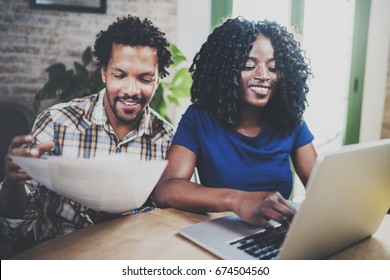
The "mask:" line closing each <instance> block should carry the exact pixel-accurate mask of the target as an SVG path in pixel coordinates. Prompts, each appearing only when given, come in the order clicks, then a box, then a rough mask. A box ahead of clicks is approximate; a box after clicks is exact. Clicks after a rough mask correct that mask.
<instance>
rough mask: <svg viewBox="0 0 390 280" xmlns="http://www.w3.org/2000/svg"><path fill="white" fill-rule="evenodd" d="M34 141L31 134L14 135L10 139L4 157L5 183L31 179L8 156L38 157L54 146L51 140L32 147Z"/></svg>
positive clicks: (16, 182) (18, 182) (17, 182)
mask: <svg viewBox="0 0 390 280" xmlns="http://www.w3.org/2000/svg"><path fill="white" fill-rule="evenodd" d="M34 142H35V139H34V137H32V136H31V135H22V136H16V137H15V138H13V139H12V142H11V144H10V146H9V148H8V154H7V156H6V157H5V178H6V179H5V181H6V184H10V185H13V184H20V183H23V182H24V181H26V180H29V179H31V178H30V176H28V175H27V173H26V172H25V171H24V170H23V169H21V168H20V167H19V166H18V165H16V164H15V163H14V162H13V161H12V159H11V158H10V156H25V157H34V158H40V157H41V156H42V154H43V153H45V152H48V151H50V150H51V149H53V148H54V142H53V141H50V142H46V143H42V144H40V145H38V146H36V147H33V145H34Z"/></svg>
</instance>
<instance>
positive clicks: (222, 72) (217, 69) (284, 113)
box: [190, 17, 311, 134]
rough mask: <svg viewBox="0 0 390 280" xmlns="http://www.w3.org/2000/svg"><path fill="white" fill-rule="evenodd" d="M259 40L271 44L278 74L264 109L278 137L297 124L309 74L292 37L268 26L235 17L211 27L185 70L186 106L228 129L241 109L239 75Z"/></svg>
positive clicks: (267, 24)
mask: <svg viewBox="0 0 390 280" xmlns="http://www.w3.org/2000/svg"><path fill="white" fill-rule="evenodd" d="M258 35H264V36H265V37H267V38H269V39H270V40H271V43H272V46H273V48H274V56H275V59H276V68H277V70H278V72H279V74H280V81H279V85H278V89H277V92H275V94H274V95H273V97H272V98H271V100H270V102H269V103H268V104H267V106H266V107H265V109H264V110H265V117H266V118H267V121H270V122H272V123H274V124H275V125H276V127H277V129H278V130H279V131H280V132H281V133H282V134H285V133H289V132H291V131H292V130H293V129H294V128H295V127H296V126H297V125H298V124H299V123H300V122H301V121H302V115H303V113H304V111H305V109H306V106H307V101H306V94H307V92H308V91H309V88H308V86H307V84H306V80H307V78H308V76H309V75H311V70H310V67H309V65H308V63H307V62H306V59H305V57H304V55H303V54H302V50H301V49H300V46H299V43H298V42H296V41H295V40H294V37H293V35H292V34H291V33H289V32H288V31H287V29H286V28H285V27H282V26H280V25H279V24H277V23H276V22H273V21H267V20H265V21H259V22H253V21H248V20H245V19H243V18H242V17H238V18H234V19H228V20H227V21H225V22H224V23H223V24H222V25H221V26H219V27H217V28H215V29H214V31H213V32H212V33H211V34H210V35H209V36H208V38H207V41H206V42H205V43H204V44H203V45H202V47H201V49H200V51H199V52H198V53H197V54H196V56H195V58H194V60H193V63H192V65H191V67H190V72H192V78H193V84H192V87H191V101H192V102H193V103H194V104H196V105H198V106H199V107H202V108H204V109H206V110H207V111H209V112H210V113H211V114H213V115H215V116H216V118H217V119H218V120H219V121H220V122H221V123H222V124H223V125H225V126H228V127H233V126H234V125H235V124H236V122H237V118H238V112H239V110H240V108H239V105H238V103H239V98H240V97H239V91H240V76H241V70H242V69H243V67H244V65H245V63H246V61H247V58H248V55H249V52H250V50H251V49H252V46H253V42H254V41H255V40H256V36H258Z"/></svg>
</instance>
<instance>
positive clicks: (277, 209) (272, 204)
mask: <svg viewBox="0 0 390 280" xmlns="http://www.w3.org/2000/svg"><path fill="white" fill-rule="evenodd" d="M232 210H233V211H234V212H235V213H236V214H237V215H238V216H240V218H241V219H243V220H244V221H246V222H247V223H250V224H252V225H256V226H267V225H268V221H269V220H270V219H273V220H275V221H277V222H279V223H281V224H284V225H289V224H290V222H291V220H292V218H293V216H294V214H295V208H294V207H293V206H292V205H291V204H290V203H289V202H288V201H287V200H286V199H284V198H283V197H282V196H281V195H280V193H278V192H244V191H240V192H239V193H238V195H237V193H235V197H234V198H233V200H232Z"/></svg>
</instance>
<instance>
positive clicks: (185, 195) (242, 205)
mask: <svg viewBox="0 0 390 280" xmlns="http://www.w3.org/2000/svg"><path fill="white" fill-rule="evenodd" d="M167 159H168V166H167V168H166V169H165V171H164V173H163V175H162V176H161V179H160V181H159V182H158V184H157V186H156V188H155V200H156V202H157V204H158V205H159V206H160V207H173V208H177V209H181V210H186V211H192V212H223V211H233V212H235V213H236V214H237V215H239V216H240V217H241V218H242V219H243V220H245V221H247V222H248V223H251V224H254V225H261V226H263V225H265V224H267V222H268V220H269V219H274V220H276V221H279V222H287V221H288V220H289V219H291V217H292V215H293V213H294V208H293V207H292V206H291V205H290V204H289V202H287V201H286V200H285V199H284V198H283V197H282V196H281V195H280V194H279V193H277V192H245V191H239V190H234V189H228V188H209V187H206V186H203V185H200V184H197V183H193V182H191V181H190V178H191V177H192V174H193V172H194V169H195V164H196V155H195V154H194V153H193V152H192V151H190V150H189V149H187V148H184V147H182V146H180V145H172V146H171V147H170V149H169V151H168V155H167Z"/></svg>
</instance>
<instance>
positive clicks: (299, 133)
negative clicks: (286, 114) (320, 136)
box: [294, 121, 314, 149]
mask: <svg viewBox="0 0 390 280" xmlns="http://www.w3.org/2000/svg"><path fill="white" fill-rule="evenodd" d="M313 140H314V136H313V134H312V133H311V131H310V130H309V127H308V126H307V124H306V122H305V121H302V122H301V124H300V125H299V126H298V127H297V129H296V140H295V145H294V148H295V149H298V148H300V147H303V146H305V145H307V144H309V143H311V142H313Z"/></svg>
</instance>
